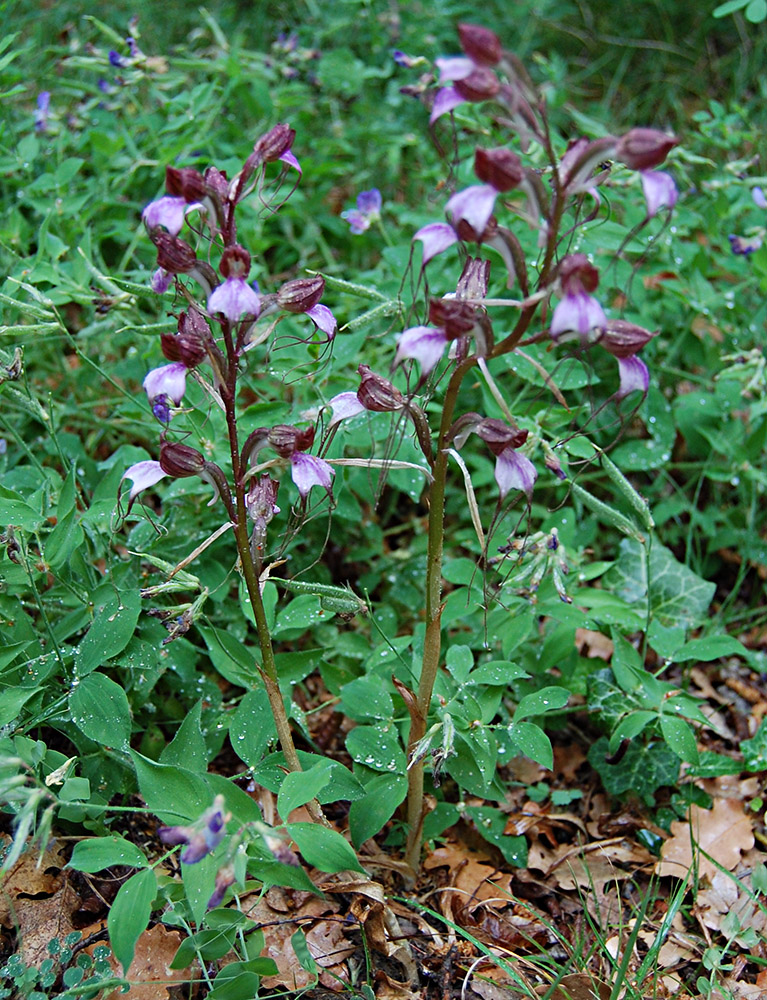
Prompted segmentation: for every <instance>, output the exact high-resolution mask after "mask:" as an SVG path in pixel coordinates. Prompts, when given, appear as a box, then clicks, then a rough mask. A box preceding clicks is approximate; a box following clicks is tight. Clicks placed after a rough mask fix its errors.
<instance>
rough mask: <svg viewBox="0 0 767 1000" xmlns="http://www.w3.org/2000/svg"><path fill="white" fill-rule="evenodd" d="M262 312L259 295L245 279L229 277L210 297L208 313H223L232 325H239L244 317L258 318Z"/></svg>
mask: <svg viewBox="0 0 767 1000" xmlns="http://www.w3.org/2000/svg"><path fill="white" fill-rule="evenodd" d="M260 311H261V300H260V299H259V297H258V293H257V292H256V291H254V289H253V288H252V286H251V285H249V284H248V282H247V281H246V280H245V278H243V277H239V276H236V275H235V276H233V277H229V278H227V279H226V281H224V282H223V283H222V284H220V285H218V286H217V287H216V288H214V289H213V291H212V292H211V294H210V296H209V297H208V312H209V313H210V314H211V315H215V314H216V313H221V314H222V315H223V316H224V317H225V318H226V319H228V320H229V322H230V323H238V322H239V321H240V320H241V319H242V318H243V316H252V317H253V318H257V317H258V314H259V313H260Z"/></svg>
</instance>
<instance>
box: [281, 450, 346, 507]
mask: <svg viewBox="0 0 767 1000" xmlns="http://www.w3.org/2000/svg"><path fill="white" fill-rule="evenodd" d="M290 467H291V468H290V474H291V476H292V478H293V482H294V483H295V484H296V486H297V488H298V492H299V493H300V494H301V496H302V497H305V496H306V495H307V494H308V493H309V490H311V488H312V486H321V487H322V488H323V489H325V490H327V491H328V493H330V488H331V486H332V477H333V476H334V475H335V472H336V470H335V469H334V468H333V466H332V465H329V464H328V463H327V462H325V461H324V460H323V459H321V458H317V457H316V455H307V454H306V452H303V451H296V452H294V453H293V454H292V455H291V456H290Z"/></svg>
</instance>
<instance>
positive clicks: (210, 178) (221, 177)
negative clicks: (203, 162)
mask: <svg viewBox="0 0 767 1000" xmlns="http://www.w3.org/2000/svg"><path fill="white" fill-rule="evenodd" d="M205 184H206V187H207V190H208V193H209V194H210V195H211V197H212V198H214V199H215V200H216V201H218V202H220V203H221V204H223V203H224V202H225V201H226V200H227V198H228V197H229V181H228V180H227V179H226V174H224V173H222V172H221V171H220V170H219V169H218V168H217V167H208V169H207V170H206V171H205Z"/></svg>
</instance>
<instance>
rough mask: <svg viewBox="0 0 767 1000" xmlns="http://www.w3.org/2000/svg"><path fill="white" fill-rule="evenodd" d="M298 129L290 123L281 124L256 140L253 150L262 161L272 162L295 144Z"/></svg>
mask: <svg viewBox="0 0 767 1000" xmlns="http://www.w3.org/2000/svg"><path fill="white" fill-rule="evenodd" d="M295 137H296V130H295V129H294V128H291V127H290V125H285V124H284V123H283V124H279V125H275V126H274V128H272V129H270V130H269V131H268V132H267V133H266V134H265V135H262V136H260V137H259V138H258V139H257V140H256V144H255V146H254V147H253V152H254V153H255V154H256V156H257V158H258V160H259V161H260V162H261V163H272V162H273V161H274V160H279V158H280V157H281V156H282V155H283V153H286V152H287V151H288V150H289V149H290V147H291V146H292V145H293V140H294V139H295Z"/></svg>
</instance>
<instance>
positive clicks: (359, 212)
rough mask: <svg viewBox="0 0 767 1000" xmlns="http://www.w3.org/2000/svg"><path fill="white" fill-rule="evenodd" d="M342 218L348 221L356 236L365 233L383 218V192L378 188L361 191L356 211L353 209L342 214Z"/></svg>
mask: <svg viewBox="0 0 767 1000" xmlns="http://www.w3.org/2000/svg"><path fill="white" fill-rule="evenodd" d="M341 218H342V219H346V221H347V222H348V223H349V226H350V227H351V231H352V232H353V233H354V234H355V235H356V236H359V234H360V233H364V232H365V230H366V229H370V227H371V225H372V224H373V223H374V222H378V220H379V219H380V218H381V192H380V191H379V190H378V188H371V189H370V190H369V191H360V193H359V194H358V195H357V207H356V209H354V208H352V209H350V210H349V211H348V212H341Z"/></svg>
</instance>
